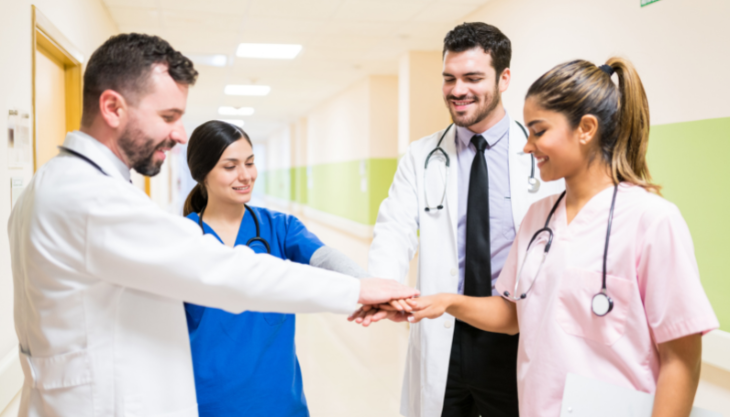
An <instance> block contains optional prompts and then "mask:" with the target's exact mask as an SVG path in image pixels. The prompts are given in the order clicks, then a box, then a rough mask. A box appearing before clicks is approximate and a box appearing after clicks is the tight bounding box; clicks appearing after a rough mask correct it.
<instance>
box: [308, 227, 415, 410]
mask: <svg viewBox="0 0 730 417" xmlns="http://www.w3.org/2000/svg"><path fill="white" fill-rule="evenodd" d="M302 220H303V221H304V222H305V224H306V225H307V228H309V229H310V230H311V231H312V232H313V233H315V234H316V235H317V236H318V237H319V238H320V239H321V240H322V241H323V242H324V243H325V244H326V245H328V246H332V247H334V248H337V249H338V250H340V251H341V252H343V253H345V254H346V255H347V256H349V257H350V258H351V259H353V260H355V261H356V262H358V263H359V264H360V265H362V266H363V267H366V264H367V251H368V248H369V246H370V241H369V240H366V239H360V238H356V237H352V236H350V235H348V234H345V233H341V232H339V231H337V230H334V229H331V228H329V227H327V226H325V225H323V224H320V223H316V222H313V221H308V220H307V219H302ZM296 343H297V353H298V356H299V361H300V364H301V367H302V374H303V378H304V393H305V395H306V396H307V400H308V402H309V408H310V413H311V415H312V416H313V417H342V416H348V417H366V416H367V417H372V416H378V417H397V416H400V413H399V412H398V410H399V408H400V393H401V383H402V380H403V371H404V369H405V354H406V348H407V346H408V325H407V324H406V323H398V324H396V323H392V322H380V323H376V324H375V325H372V326H370V327H368V328H363V327H361V326H357V325H354V324H353V323H350V322H348V321H347V320H346V319H345V317H344V316H339V315H334V314H327V313H324V314H300V315H298V316H297V338H296Z"/></svg>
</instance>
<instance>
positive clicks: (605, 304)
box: [503, 184, 618, 317]
mask: <svg viewBox="0 0 730 417" xmlns="http://www.w3.org/2000/svg"><path fill="white" fill-rule="evenodd" d="M617 194H618V184H616V185H614V187H613V198H612V199H611V210H610V211H609V212H608V227H607V230H606V244H605V246H604V247H603V282H602V286H601V291H600V292H599V293H598V294H596V295H594V296H593V299H592V300H591V310H592V311H593V314H595V315H596V316H599V317H603V316H605V315H606V314H608V313H610V312H611V310H613V300H612V299H611V297H609V296H608V292H607V291H606V261H607V259H608V240H609V238H610V237H611V224H612V223H613V210H614V208H615V207H616V195H617ZM563 197H565V191H563V193H562V194H560V197H558V201H556V202H555V204H554V205H553V208H552V209H551V210H550V214H548V217H547V220H545V227H543V228H542V229H540V230H538V231H537V232H535V234H534V235H532V239H530V243H528V244H527V250H526V251H525V259H523V260H522V265H521V266H520V270H519V271H518V272H517V279H516V280H515V290H514V293H513V294H514V295H510V293H509V291H505V292H504V293H503V295H504V296H505V297H507V298H510V299H512V300H514V301H520V300H524V299H525V298H526V297H527V293H528V292H529V291H530V289H532V286H533V285H534V284H535V281H537V277H538V276H539V275H540V270H541V269H542V265H543V264H544V263H545V258H546V257H547V254H548V252H549V251H550V246H552V244H553V231H552V229H550V226H549V224H550V219H552V217H553V214H554V213H555V210H556V209H557V208H558V204H560V201H561V200H562V199H563ZM542 233H547V243H546V244H545V249H544V250H543V253H542V260H541V261H540V265H539V266H538V268H537V272H536V273H535V279H533V280H532V282H531V283H530V286H529V287H527V290H525V292H523V293H522V294H520V295H519V296H516V295H517V288H518V286H519V285H520V278H521V277H522V270H523V268H524V267H525V263H526V261H527V258H528V256H527V254H529V252H530V246H531V245H532V242H534V241H535V240H536V239H537V237H538V236H540V235H541V234H542Z"/></svg>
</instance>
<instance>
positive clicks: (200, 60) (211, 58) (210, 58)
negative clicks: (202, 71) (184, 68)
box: [187, 55, 228, 67]
mask: <svg viewBox="0 0 730 417" xmlns="http://www.w3.org/2000/svg"><path fill="white" fill-rule="evenodd" d="M187 57H188V58H190V60H191V61H193V62H194V63H195V64H198V65H208V66H211V67H225V66H226V64H227V63H228V57H227V56H225V55H188V56H187Z"/></svg>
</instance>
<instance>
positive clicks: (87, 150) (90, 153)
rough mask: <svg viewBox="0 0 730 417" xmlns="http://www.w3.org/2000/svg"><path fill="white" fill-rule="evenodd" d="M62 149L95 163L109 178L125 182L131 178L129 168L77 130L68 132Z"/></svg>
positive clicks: (92, 139)
mask: <svg viewBox="0 0 730 417" xmlns="http://www.w3.org/2000/svg"><path fill="white" fill-rule="evenodd" d="M63 147H64V148H68V149H71V150H72V151H74V152H78V153H80V154H81V155H84V156H85V157H87V158H89V159H91V160H92V161H94V162H96V164H97V165H99V166H100V167H101V169H103V170H104V172H105V173H106V174H107V175H109V176H111V177H116V178H120V179H123V180H124V181H125V182H129V180H130V178H131V174H130V172H129V167H127V165H125V164H124V162H122V160H121V159H119V158H118V157H117V156H116V155H114V153H113V152H112V151H111V149H109V148H107V147H106V146H105V145H103V144H102V143H101V142H99V141H98V140H96V139H95V138H93V137H92V136H89V135H87V134H86V133H84V132H81V131H79V130H75V131H73V132H68V134H67V135H66V139H65V140H64V141H63Z"/></svg>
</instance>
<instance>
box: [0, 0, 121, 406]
mask: <svg viewBox="0 0 730 417" xmlns="http://www.w3.org/2000/svg"><path fill="white" fill-rule="evenodd" d="M31 4H35V5H36V6H37V7H38V8H39V9H40V11H41V12H42V13H43V14H44V15H45V16H46V17H47V18H48V19H49V20H50V21H51V22H52V23H53V24H54V25H55V26H56V27H57V28H58V29H59V30H60V31H61V32H62V33H63V34H64V35H65V36H66V38H68V39H69V40H70V41H71V43H73V45H74V46H75V47H76V48H78V49H79V50H80V51H81V52H82V53H83V54H84V58H85V59H88V57H89V56H90V55H91V53H92V52H93V51H94V50H95V49H96V48H97V47H98V46H99V45H101V43H103V42H104V41H105V40H106V39H107V38H109V37H110V36H112V35H114V34H115V33H117V26H116V24H115V23H114V21H113V20H112V19H111V17H110V15H109V13H108V11H107V10H106V7H105V6H104V5H103V4H102V2H101V1H99V0H35V1H33V2H31V1H30V0H12V1H10V0H3V1H2V5H1V6H0V7H1V8H2V12H0V39H2V42H0V59H2V63H1V64H0V132H3V137H2V139H0V223H1V224H2V225H3V227H2V230H3V233H2V234H3V237H2V238H0V362H2V359H3V358H5V357H6V356H7V355H8V354H9V353H10V352H11V351H13V350H14V349H15V347H16V346H17V343H18V342H17V338H16V335H15V328H14V324H13V308H12V306H13V287H12V275H11V270H10V249H9V246H8V240H7V237H6V236H7V234H6V233H5V230H6V227H5V225H6V224H7V221H8V218H9V216H10V178H11V177H18V176H20V177H23V178H24V183H25V184H27V183H28V181H29V180H30V178H31V176H32V175H33V172H32V167H28V168H25V169H16V168H13V169H11V168H8V155H7V145H6V143H7V139H6V136H5V133H4V132H6V131H7V120H8V117H7V115H8V110H9V109H19V110H21V111H22V112H27V113H31V87H32V85H31V83H32V78H31V77H32V70H31V56H32V54H31V47H32V40H31V33H32V31H31V25H32V23H31ZM0 371H1V370H0ZM2 378H3V375H2V372H0V379H2ZM0 383H2V381H0ZM4 407H5V404H0V411H2V409H3V408H4Z"/></svg>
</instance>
